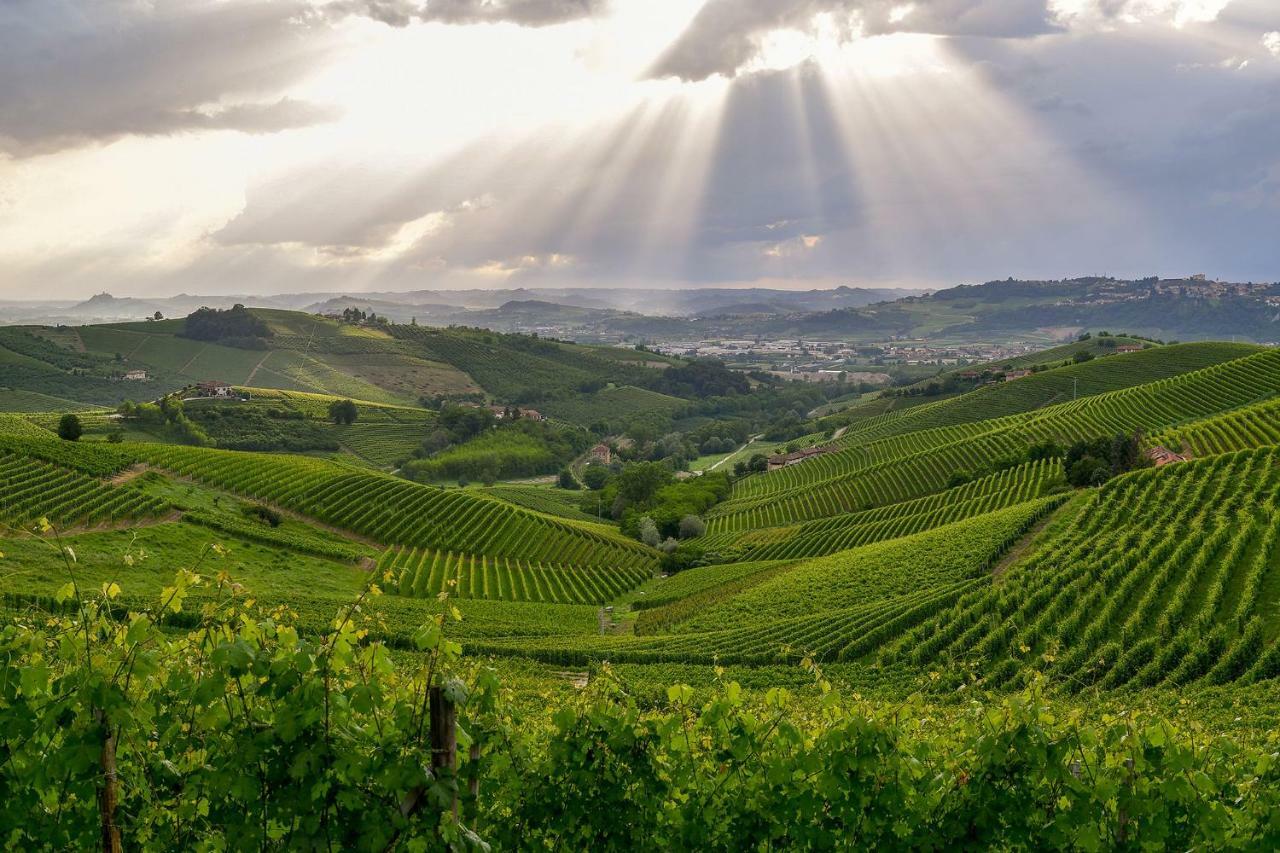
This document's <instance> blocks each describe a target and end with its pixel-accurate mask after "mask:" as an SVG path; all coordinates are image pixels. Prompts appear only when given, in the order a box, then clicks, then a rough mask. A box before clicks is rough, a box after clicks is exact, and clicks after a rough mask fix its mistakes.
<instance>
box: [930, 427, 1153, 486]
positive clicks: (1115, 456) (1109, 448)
mask: <svg viewBox="0 0 1280 853" xmlns="http://www.w3.org/2000/svg"><path fill="white" fill-rule="evenodd" d="M1042 459H1061V460H1062V465H1063V468H1064V470H1065V471H1066V476H1067V482H1068V483H1070V484H1071V485H1072V486H1075V487H1077V488H1081V487H1084V486H1100V485H1102V484H1103V483H1105V482H1106V481H1107V480H1110V479H1111V478H1112V477H1115V476H1118V475H1120V474H1124V473H1125V472H1127V471H1133V470H1135V469H1138V468H1146V467H1149V466H1150V465H1152V464H1153V463H1152V462H1151V460H1150V459H1149V458H1147V455H1146V454H1145V453H1143V452H1142V433H1141V432H1134V433H1132V434H1128V433H1116V434H1115V435H1112V436H1102V437H1100V438H1093V439H1089V440H1086V441H1077V442H1075V443H1074V444H1072V445H1071V446H1070V447H1065V448H1064V447H1063V446H1062V445H1060V444H1058V443H1057V442H1055V441H1042V442H1040V443H1038V444H1033V445H1031V446H1030V447H1028V448H1027V449H1026V451H1025V452H1023V453H1021V454H1013V455H1010V456H1007V457H1005V458H1003V459H997V460H995V461H993V462H991V463H990V464H988V465H985V466H983V467H981V468H975V469H971V470H964V471H955V472H952V474H951V477H950V479H948V480H947V486H946V487H947V488H948V489H951V488H955V487H956V486H963V485H964V484H965V483H968V482H970V481H971V480H976V479H979V478H981V477H986V476H988V475H990V474H996V473H999V472H1000V471H1004V470H1006V469H1008V468H1014V467H1017V466H1018V465H1022V464H1024V463H1026V462H1038V461H1040V460H1042Z"/></svg>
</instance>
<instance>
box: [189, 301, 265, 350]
mask: <svg viewBox="0 0 1280 853" xmlns="http://www.w3.org/2000/svg"><path fill="white" fill-rule="evenodd" d="M181 334H182V336H183V337H186V338H192V339H193V340H197V341H213V342H216V343H220V344H225V345H227V346H233V347H242V348H245V349H265V348H266V346H267V339H268V338H270V337H271V328H270V327H269V326H268V325H267V324H266V321H264V320H263V319H262V318H261V317H259V316H258V315H256V314H254V313H253V312H252V311H250V310H249V309H247V308H245V307H244V306H243V305H241V304H239V303H236V304H235V305H233V306H231V307H230V308H227V309H226V310H219V309H217V308H200V309H197V310H196V311H194V312H192V313H191V314H188V315H187V319H186V322H185V323H184V325H183V330H182V333H181Z"/></svg>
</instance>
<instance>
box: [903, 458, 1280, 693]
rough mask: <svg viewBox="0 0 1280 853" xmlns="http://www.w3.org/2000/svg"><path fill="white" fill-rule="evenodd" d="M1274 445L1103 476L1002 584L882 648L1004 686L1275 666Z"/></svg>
mask: <svg viewBox="0 0 1280 853" xmlns="http://www.w3.org/2000/svg"><path fill="white" fill-rule="evenodd" d="M1277 463H1280V451H1277V450H1276V449H1274V448H1266V449H1262V450H1257V451H1243V452H1240V453H1235V454H1227V455H1223V456H1217V457H1212V458H1209V459H1205V460H1202V461H1197V462H1191V463H1187V464H1184V465H1180V466H1177V467H1175V468H1174V469H1171V470H1148V471H1143V472H1138V473H1135V474H1130V475H1128V476H1126V477H1123V478H1121V479H1119V480H1117V481H1114V482H1113V483H1110V484H1108V486H1107V487H1106V488H1104V489H1103V490H1102V491H1101V492H1100V493H1099V494H1097V495H1096V496H1095V497H1094V498H1093V499H1092V501H1091V504H1090V506H1089V507H1088V509H1087V511H1086V512H1084V513H1081V514H1080V515H1079V516H1078V517H1077V518H1076V519H1075V522H1074V523H1073V524H1072V525H1070V526H1069V527H1068V528H1066V529H1065V530H1063V531H1061V533H1059V534H1058V535H1057V536H1054V537H1052V538H1051V539H1050V540H1049V541H1047V542H1046V543H1045V545H1044V547H1043V548H1042V549H1041V550H1040V551H1039V553H1038V554H1037V555H1036V556H1035V557H1033V558H1032V559H1030V560H1028V561H1027V562H1026V563H1025V564H1023V565H1021V566H1019V567H1017V568H1016V569H1014V570H1011V571H1010V572H1009V573H1008V574H1007V576H1005V577H1003V578H1001V580H1000V582H998V583H996V584H988V585H987V586H986V588H981V589H975V590H973V591H972V592H970V593H968V594H966V595H965V596H964V597H962V598H961V599H960V600H958V601H957V602H956V604H955V606H954V607H952V608H950V609H948V610H947V611H946V612H944V613H940V614H937V615H935V616H933V617H932V618H931V619H930V620H929V621H927V622H924V623H922V624H921V625H919V626H918V627H916V628H915V629H914V630H912V631H910V632H907V633H905V634H903V635H902V636H901V637H900V638H897V639H895V640H894V641H893V642H891V643H887V644H885V646H884V647H883V648H882V649H881V650H880V652H879V654H880V659H881V660H882V661H885V662H890V661H896V660H902V661H909V662H911V663H913V664H916V665H922V666H936V665H938V663H940V662H942V661H968V662H971V663H974V664H976V665H978V666H981V667H982V668H983V669H984V670H985V671H986V672H988V673H990V678H991V679H992V680H993V681H995V682H997V683H999V682H1003V681H1006V680H1016V679H1017V678H1019V677H1020V676H1022V675H1024V674H1025V672H1026V671H1027V670H1028V668H1032V669H1034V668H1043V669H1044V670H1045V672H1046V673H1047V674H1048V675H1050V676H1051V677H1052V678H1053V679H1055V680H1056V681H1059V682H1061V683H1063V684H1064V685H1065V686H1067V687H1068V688H1069V689H1080V688H1083V687H1087V686H1089V685H1093V684H1099V685H1102V686H1105V687H1120V686H1124V685H1137V686H1153V685H1158V684H1167V685H1170V686H1181V685H1185V684H1188V683H1191V682H1194V681H1198V680H1204V681H1205V682H1207V683H1210V684H1221V683H1224V682H1227V681H1235V680H1237V679H1243V680H1245V681H1252V680H1257V679H1261V678H1271V677H1273V676H1276V675H1280V646H1278V645H1277V644H1276V643H1275V642H1274V641H1275V639H1276V637H1277V635H1278V634H1280V624H1278V623H1277V621H1276V619H1275V612H1276V606H1277V603H1280V549H1278V548H1277V534H1278V533H1280V526H1278V525H1277V524H1276V499H1277V489H1278V488H1280V465H1278V464H1277Z"/></svg>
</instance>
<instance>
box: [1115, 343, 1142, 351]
mask: <svg viewBox="0 0 1280 853" xmlns="http://www.w3.org/2000/svg"><path fill="white" fill-rule="evenodd" d="M1116 352H1142V346H1141V345H1140V344H1121V345H1120V346H1118V347H1116Z"/></svg>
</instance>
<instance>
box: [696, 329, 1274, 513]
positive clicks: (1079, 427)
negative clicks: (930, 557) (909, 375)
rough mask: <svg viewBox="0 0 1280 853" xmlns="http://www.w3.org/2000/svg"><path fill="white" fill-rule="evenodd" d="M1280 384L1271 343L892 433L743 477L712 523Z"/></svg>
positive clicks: (1180, 417) (1173, 416)
mask: <svg viewBox="0 0 1280 853" xmlns="http://www.w3.org/2000/svg"><path fill="white" fill-rule="evenodd" d="M1166 349H1172V348H1165V349H1161V350H1157V351H1158V352H1164V351H1166ZM1140 354H1141V353H1138V354H1135V355H1140ZM1125 357H1128V356H1125ZM1116 358H1120V357H1119V356H1117V357H1116ZM1018 381H1023V380H1018ZM1277 393H1280V352H1276V351H1274V350H1267V351H1263V352H1260V353H1258V354H1256V355H1252V356H1247V357H1245V358H1240V359H1236V360H1234V361H1228V362H1225V363H1223V364H1219V365H1215V366H1213V367H1209V368H1205V369H1203V370H1197V371H1194V372H1191V373H1187V374H1184V375H1181V376H1176V377H1173V378H1169V379H1162V380H1159V381H1156V382H1151V383H1147V384H1145V385H1138V386H1135V387H1133V388H1128V389H1125V390H1122V391H1112V392H1108V393H1104V394H1099V395H1096V396H1093V397H1087V398H1083V399H1081V400H1078V401H1075V402H1070V403H1062V404H1058V405H1055V406H1050V407H1048V408H1045V409H1040V410H1037V411H1034V412H1028V413H1025V414H1019V415H1008V416H1005V417H1001V418H995V419H993V420H990V421H984V422H977V423H973V424H964V425H958V426H947V427H937V428H932V429H927V430H919V431H914V432H908V433H906V434H904V435H895V436H889V437H885V438H882V439H879V440H877V441H873V442H870V443H869V444H866V445H860V446H854V447H849V448H847V449H844V450H840V451H839V452H835V453H828V454H825V455H823V456H819V457H816V458H815V459H812V460H809V461H807V462H804V463H802V464H799V465H795V466H792V467H789V468H783V469H781V470H779V471H775V472H772V473H769V474H764V475H757V476H754V477H749V478H747V479H745V480H743V481H742V482H741V483H739V484H738V485H737V486H736V487H735V489H734V496H733V499H732V500H730V501H728V502H726V503H724V504H722V505H720V506H719V507H717V508H716V512H715V514H714V516H713V517H712V519H711V521H710V523H709V525H708V529H709V530H711V531H712V532H722V531H736V530H749V529H753V528H756V527H761V526H781V525H785V524H790V523H794V522H797V521H803V520H808V519H815V518H822V517H825V516H829V515H837V514H840V513H843V512H850V511H857V510H861V509H869V508H872V507H878V506H882V505H885V504H890V503H895V502H899V501H904V500H910V499H913V498H915V497H919V496H921V495H926V494H930V493H932V492H935V491H938V490H940V489H941V488H943V487H944V486H945V483H946V481H947V479H948V477H950V476H951V475H952V474H954V473H956V472H962V471H972V470H981V469H982V468H984V467H986V466H988V465H991V464H992V463H994V462H997V461H999V460H1001V459H1005V458H1008V457H1010V456H1017V455H1019V454H1021V453H1023V452H1024V451H1025V450H1026V448H1027V447H1028V446H1030V445H1032V444H1034V443H1036V442H1039V441H1044V440H1047V439H1048V440H1055V441H1060V442H1068V443H1069V442H1071V441H1074V440H1077V439H1087V438H1093V437H1096V436H1101V435H1111V434H1114V433H1116V432H1129V431H1133V430H1143V431H1145V432H1147V433H1153V434H1154V433H1158V432H1160V431H1161V430H1162V429H1164V428H1168V427H1171V426H1174V425H1177V424H1181V423H1185V422H1188V421H1191V420H1194V419H1197V418H1202V417H1205V416H1208V415H1211V414H1214V413H1217V412H1222V411H1225V410H1229V409H1233V408H1237V407H1240V406H1245V405H1248V404H1250V403H1254V402H1257V401H1258V400H1261V399H1265V398H1266V397H1269V396H1271V395H1274V394H1277ZM935 405H942V404H935ZM911 411H914V412H918V411H923V407H922V408H921V409H915V410H911ZM843 439H844V436H842V438H841V440H843Z"/></svg>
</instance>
